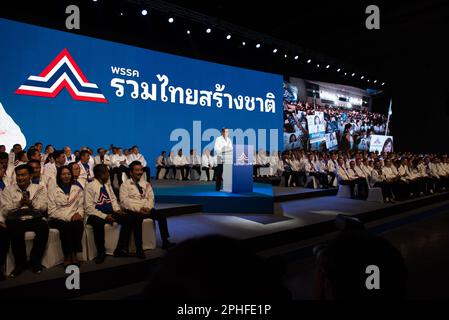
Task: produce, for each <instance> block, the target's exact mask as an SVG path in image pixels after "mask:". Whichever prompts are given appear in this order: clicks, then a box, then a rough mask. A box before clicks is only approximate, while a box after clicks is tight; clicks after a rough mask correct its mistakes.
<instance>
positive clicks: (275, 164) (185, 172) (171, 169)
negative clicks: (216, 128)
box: [156, 149, 283, 181]
mask: <svg viewBox="0 0 449 320" xmlns="http://www.w3.org/2000/svg"><path fill="white" fill-rule="evenodd" d="M254 159H255V163H254V165H253V175H254V176H255V177H257V176H259V175H266V176H276V175H278V174H280V173H279V172H282V171H283V164H282V161H281V159H280V153H277V152H273V154H272V155H271V156H270V153H269V151H263V150H260V151H259V152H256V154H255V157H254ZM216 166H217V158H216V156H214V155H213V154H212V152H211V151H210V150H208V149H205V150H204V153H203V155H202V156H200V155H198V154H197V152H196V150H194V149H193V150H190V154H189V156H184V155H183V151H182V150H181V149H180V150H178V152H177V155H175V152H174V151H170V154H169V156H168V157H167V152H166V151H162V152H161V155H160V156H159V157H158V158H157V159H156V179H158V178H159V175H160V172H161V170H162V169H165V173H164V176H163V177H162V178H163V179H167V178H168V177H169V175H170V173H172V177H173V178H175V177H176V176H177V172H178V170H179V171H180V173H181V178H182V179H183V180H188V179H189V176H190V172H191V171H192V170H195V171H196V172H197V174H198V176H201V171H204V172H205V174H206V179H207V181H211V176H210V170H213V169H214V168H215V167H216ZM260 168H267V169H268V171H265V174H261V172H262V171H260ZM214 173H215V172H214ZM190 179H192V178H191V177H190Z"/></svg>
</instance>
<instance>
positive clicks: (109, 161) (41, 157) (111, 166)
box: [0, 142, 151, 185]
mask: <svg viewBox="0 0 449 320" xmlns="http://www.w3.org/2000/svg"><path fill="white" fill-rule="evenodd" d="M125 150H126V153H124V152H123V149H122V148H121V147H111V150H106V149H104V148H99V149H98V150H97V155H96V156H94V155H93V151H92V150H91V149H90V148H88V147H82V148H81V150H80V151H78V150H76V151H75V153H72V150H71V148H70V147H69V146H66V147H64V150H63V151H60V150H54V148H53V146H51V145H48V146H47V147H46V148H45V153H41V151H42V143H40V142H37V143H36V144H34V145H32V146H31V147H30V148H29V149H28V150H27V151H26V152H25V151H23V150H22V146H21V145H20V144H15V145H14V146H13V148H12V150H11V152H10V153H9V156H8V170H7V172H6V175H7V177H9V178H11V179H12V180H14V168H15V167H17V166H18V165H21V164H25V163H27V162H28V161H29V160H37V161H40V162H41V173H42V174H43V175H45V176H47V177H51V178H54V177H55V174H56V169H57V168H58V167H59V166H62V165H69V164H70V163H74V162H75V163H78V164H79V166H80V169H81V174H80V183H82V184H85V182H86V181H88V180H91V179H92V178H93V168H94V166H95V165H97V164H105V165H106V166H107V167H108V170H109V173H110V176H111V179H112V177H114V176H116V177H117V179H118V182H119V185H121V184H122V182H123V179H122V174H123V173H126V175H127V176H128V177H129V164H130V163H132V162H133V161H139V162H140V163H141V164H142V165H143V170H144V172H145V175H146V180H147V181H148V182H150V177H151V170H150V168H149V167H148V166H147V161H146V159H145V157H144V156H143V155H142V154H141V153H140V151H139V148H138V146H133V147H131V148H129V149H125ZM2 152H5V146H4V145H0V153H2ZM110 152H111V153H112V154H109V153H110Z"/></svg>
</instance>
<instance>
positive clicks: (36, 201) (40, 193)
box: [1, 183, 47, 217]
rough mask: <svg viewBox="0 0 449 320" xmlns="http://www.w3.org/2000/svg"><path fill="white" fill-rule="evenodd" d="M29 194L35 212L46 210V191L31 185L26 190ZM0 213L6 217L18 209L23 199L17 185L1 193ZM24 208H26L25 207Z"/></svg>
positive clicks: (40, 186)
mask: <svg viewBox="0 0 449 320" xmlns="http://www.w3.org/2000/svg"><path fill="white" fill-rule="evenodd" d="M26 190H27V191H28V192H29V193H30V200H31V203H32V205H33V208H34V209H35V210H38V211H41V212H44V211H46V210H47V190H46V189H45V187H44V186H42V185H38V184H32V183H30V185H29V186H28V188H27V189H26ZM1 197H2V199H1V203H2V212H1V214H2V215H3V216H4V217H6V216H8V214H10V213H12V212H13V211H14V210H16V209H20V208H21V207H20V200H21V199H22V197H23V194H22V191H21V190H20V188H19V186H17V184H12V185H9V186H8V187H6V188H5V189H4V190H3V192H2V193H1ZM25 208H26V207H25Z"/></svg>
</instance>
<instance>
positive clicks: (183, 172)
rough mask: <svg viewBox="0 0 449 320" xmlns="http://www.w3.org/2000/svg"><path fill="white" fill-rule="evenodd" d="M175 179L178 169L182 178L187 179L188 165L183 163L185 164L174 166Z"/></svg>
mask: <svg viewBox="0 0 449 320" xmlns="http://www.w3.org/2000/svg"><path fill="white" fill-rule="evenodd" d="M175 170H176V171H175V179H176V172H177V171H178V170H181V177H182V180H186V179H187V174H188V170H189V166H188V165H185V166H176V167H175Z"/></svg>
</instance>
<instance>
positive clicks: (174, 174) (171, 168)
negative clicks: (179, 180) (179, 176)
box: [164, 166, 176, 179]
mask: <svg viewBox="0 0 449 320" xmlns="http://www.w3.org/2000/svg"><path fill="white" fill-rule="evenodd" d="M170 170H172V172H173V178H176V167H175V166H167V167H166V169H165V174H164V179H167V176H168V174H169V173H170Z"/></svg>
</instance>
